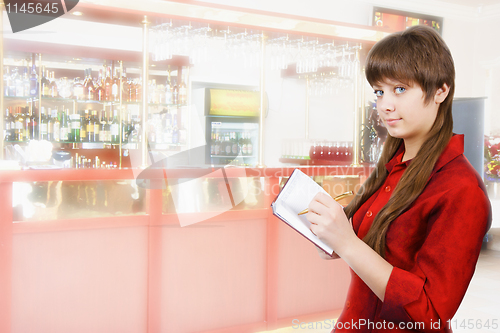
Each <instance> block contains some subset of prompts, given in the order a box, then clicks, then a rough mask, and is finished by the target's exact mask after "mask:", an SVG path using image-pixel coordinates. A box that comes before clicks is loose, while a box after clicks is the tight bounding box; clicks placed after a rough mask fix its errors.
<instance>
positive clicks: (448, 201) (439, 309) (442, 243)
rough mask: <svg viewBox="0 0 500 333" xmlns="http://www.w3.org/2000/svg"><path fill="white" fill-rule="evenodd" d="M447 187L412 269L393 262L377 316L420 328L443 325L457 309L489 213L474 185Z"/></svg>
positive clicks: (467, 283)
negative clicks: (409, 323)
mask: <svg viewBox="0 0 500 333" xmlns="http://www.w3.org/2000/svg"><path fill="white" fill-rule="evenodd" d="M443 185H447V184H443ZM452 186H454V188H451V189H448V190H446V191H445V193H440V194H441V195H440V198H439V199H437V200H436V201H437V202H436V205H435V208H434V209H433V211H432V213H431V214H430V216H429V217H428V227H427V231H426V232H427V236H426V239H425V241H424V243H423V245H422V247H421V249H420V250H419V252H418V253H417V257H416V260H415V265H414V266H413V268H412V269H411V270H410V271H405V270H403V269H400V268H397V267H394V269H393V271H392V273H391V276H390V278H389V282H388V284H387V287H386V291H385V296H384V302H383V304H382V308H381V312H380V318H382V319H385V320H388V321H392V322H418V323H423V324H424V325H425V328H426V331H427V330H429V329H430V328H431V327H437V326H436V325H437V324H436V322H438V323H439V325H440V328H441V330H443V329H445V327H446V326H447V325H448V323H447V320H450V319H452V318H453V316H454V314H455V312H456V311H457V309H458V307H459V305H460V303H461V301H462V299H463V297H464V295H465V292H466V290H467V287H468V285H469V282H470V280H471V278H472V275H473V274H474V270H475V266H476V262H477V259H478V256H479V252H480V250H481V245H482V240H483V237H484V234H485V232H486V227H487V224H488V220H489V218H490V216H491V215H490V204H489V200H488V198H487V197H486V194H485V193H484V192H483V190H482V189H481V188H480V187H479V186H472V189H471V187H470V186H464V185H463V184H458V185H457V184H455V185H452ZM431 324H432V325H433V326H431ZM429 331H434V332H436V330H435V329H434V330H429Z"/></svg>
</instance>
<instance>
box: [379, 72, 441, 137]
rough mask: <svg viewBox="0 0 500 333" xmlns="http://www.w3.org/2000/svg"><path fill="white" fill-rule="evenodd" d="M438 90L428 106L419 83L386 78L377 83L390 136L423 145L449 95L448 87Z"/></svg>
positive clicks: (381, 108) (381, 113)
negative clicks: (406, 82)
mask: <svg viewBox="0 0 500 333" xmlns="http://www.w3.org/2000/svg"><path fill="white" fill-rule="evenodd" d="M443 88H445V90H446V94H445V96H444V98H442V97H443V89H438V90H437V91H436V94H435V96H433V98H432V99H431V100H430V101H429V102H428V103H426V101H425V94H424V91H423V90H422V88H420V86H419V85H418V84H411V85H408V84H405V83H402V82H399V81H396V80H391V79H386V80H384V81H383V82H380V83H378V84H375V85H374V86H373V89H374V91H375V95H376V97H377V111H378V114H379V117H380V119H382V121H383V123H384V125H385V127H386V128H387V131H388V132H389V134H390V135H391V136H393V137H395V138H400V139H403V140H405V144H406V145H408V144H412V145H413V144H416V145H419V146H420V145H422V143H423V142H424V141H425V140H426V139H427V136H428V134H429V131H430V130H431V127H432V125H433V124H434V121H435V120H436V116H437V112H438V109H439V105H440V104H441V103H442V101H444V99H445V98H446V95H447V89H446V88H447V86H446V85H445V86H444V87H443Z"/></svg>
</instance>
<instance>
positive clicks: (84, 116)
mask: <svg viewBox="0 0 500 333" xmlns="http://www.w3.org/2000/svg"><path fill="white" fill-rule="evenodd" d="M80 113H81V118H80V119H81V126H80V141H81V142H88V141H89V140H88V137H87V128H88V122H89V111H88V110H82V111H80Z"/></svg>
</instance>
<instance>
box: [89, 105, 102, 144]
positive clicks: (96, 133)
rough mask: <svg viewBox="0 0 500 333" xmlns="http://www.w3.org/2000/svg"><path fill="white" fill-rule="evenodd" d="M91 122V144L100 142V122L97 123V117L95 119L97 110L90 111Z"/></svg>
mask: <svg viewBox="0 0 500 333" xmlns="http://www.w3.org/2000/svg"><path fill="white" fill-rule="evenodd" d="M90 119H91V122H92V127H93V130H94V136H93V137H92V139H91V141H92V142H100V141H101V140H100V139H101V138H100V136H101V122H100V121H99V117H97V110H92V115H91V117H90Z"/></svg>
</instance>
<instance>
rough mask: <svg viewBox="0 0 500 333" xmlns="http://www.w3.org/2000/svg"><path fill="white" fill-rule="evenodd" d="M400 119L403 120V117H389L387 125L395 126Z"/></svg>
mask: <svg viewBox="0 0 500 333" xmlns="http://www.w3.org/2000/svg"><path fill="white" fill-rule="evenodd" d="M400 120H401V118H399V119H387V120H386V121H385V122H386V123H387V125H389V126H393V125H395V124H396V123H397V122H398V121H400Z"/></svg>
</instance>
